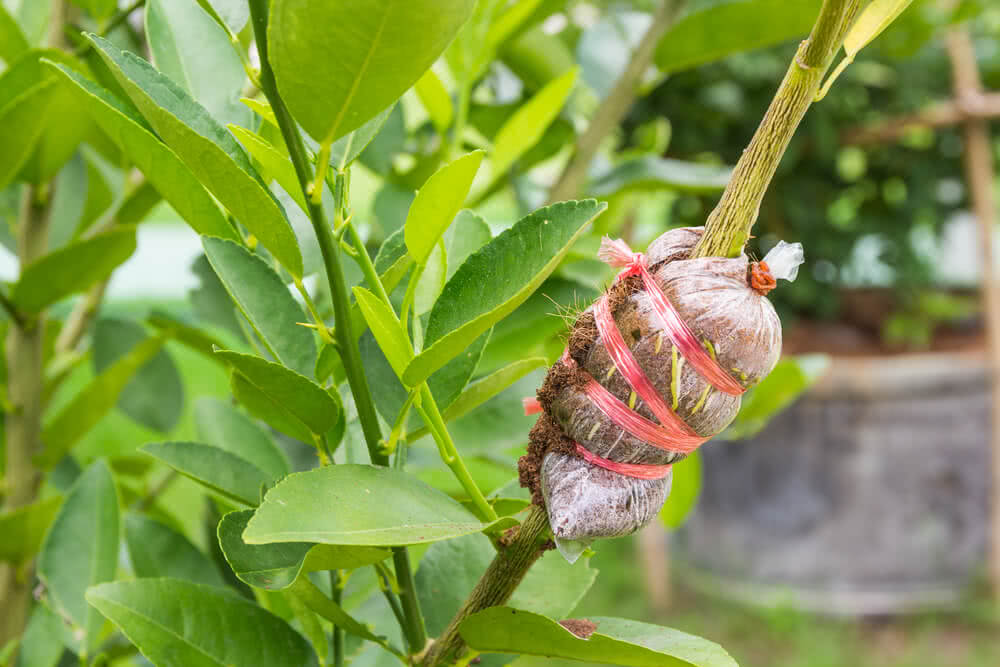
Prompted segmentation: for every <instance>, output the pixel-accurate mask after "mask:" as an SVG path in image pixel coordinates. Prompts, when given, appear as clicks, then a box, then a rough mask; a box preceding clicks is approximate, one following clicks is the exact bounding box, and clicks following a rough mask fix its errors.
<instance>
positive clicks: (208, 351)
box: [146, 288, 228, 364]
mask: <svg viewBox="0 0 1000 667" xmlns="http://www.w3.org/2000/svg"><path fill="white" fill-rule="evenodd" d="M220 289H221V288H220ZM226 301H227V303H228V298H227V299H226ZM146 324H148V325H149V326H151V327H153V328H155V329H158V330H159V331H162V332H163V333H164V335H166V336H169V337H170V338H171V339H173V340H175V341H177V342H178V343H181V344H183V345H185V346H187V347H189V348H190V349H192V350H194V351H195V352H197V353H199V354H201V355H204V356H206V357H207V358H209V359H212V360H213V361H216V362H218V363H220V364H221V363H222V362H221V361H220V360H219V359H217V358H216V357H215V348H217V347H221V346H222V342H221V341H220V340H219V339H218V338H216V337H215V336H213V335H212V334H210V333H208V332H207V331H203V330H201V329H198V328H197V327H194V326H192V325H190V324H188V323H187V322H184V321H181V320H179V319H177V318H176V317H174V316H173V315H171V314H170V313H166V312H164V311H162V310H154V311H152V312H151V313H150V314H149V315H148V316H147V317H146Z"/></svg>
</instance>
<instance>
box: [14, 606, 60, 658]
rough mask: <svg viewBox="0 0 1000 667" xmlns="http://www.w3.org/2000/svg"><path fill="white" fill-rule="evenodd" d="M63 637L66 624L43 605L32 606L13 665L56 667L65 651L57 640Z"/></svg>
mask: <svg viewBox="0 0 1000 667" xmlns="http://www.w3.org/2000/svg"><path fill="white" fill-rule="evenodd" d="M65 635H66V624H65V623H64V622H63V620H62V619H61V618H59V614H57V613H56V612H55V611H53V610H52V609H51V608H49V607H47V606H45V605H44V604H36V605H34V607H33V608H32V610H31V617H30V618H29V619H28V626H27V627H26V628H25V629H24V634H23V635H21V642H20V645H18V647H17V660H16V662H15V664H16V665H17V667H56V666H57V665H58V664H59V660H60V658H62V655H63V653H64V652H65V650H66V647H65V646H64V645H63V642H62V641H59V640H58V638H61V637H64V636H65ZM0 653H2V652H0Z"/></svg>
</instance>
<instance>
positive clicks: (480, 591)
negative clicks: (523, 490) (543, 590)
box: [422, 505, 549, 667]
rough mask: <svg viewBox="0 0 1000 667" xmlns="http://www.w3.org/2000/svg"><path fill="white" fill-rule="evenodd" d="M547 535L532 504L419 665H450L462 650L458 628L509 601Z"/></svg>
mask: <svg viewBox="0 0 1000 667" xmlns="http://www.w3.org/2000/svg"><path fill="white" fill-rule="evenodd" d="M548 534H549V519H548V516H547V515H546V514H545V510H544V509H542V508H541V507H538V506H535V505H533V506H532V507H531V512H530V514H528V517H527V518H526V519H525V520H524V523H522V524H521V526H520V528H518V531H517V535H516V536H515V537H514V539H513V540H512V541H511V542H510V544H508V545H507V546H506V547H504V548H503V549H502V550H501V551H500V552H499V553H498V554H497V555H496V557H494V558H493V562H492V563H490V566H489V567H488V568H487V569H486V572H485V573H483V576H482V578H480V580H479V582H478V583H477V584H476V587H475V588H473V589H472V593H470V594H469V597H468V598H467V599H466V601H465V603H464V604H463V605H462V608H461V609H459V611H458V613H457V614H455V617H454V618H452V620H451V623H449V624H448V627H447V629H445V631H444V632H443V633H442V634H441V637H440V638H438V639H437V640H436V641H435V642H434V645H433V646H431V649H430V651H428V652H427V657H426V658H424V661H423V663H422V664H423V665H424V666H425V667H433V666H434V665H450V664H453V662H454V661H455V660H456V659H457V658H458V657H459V656H460V654H461V653H462V651H463V649H464V647H465V643H464V642H463V641H462V637H461V636H460V635H459V634H458V626H459V625H461V623H462V621H464V620H465V619H466V618H468V617H469V616H471V615H472V614H475V613H476V612H479V611H482V610H483V609H486V608H487V607H495V606H498V605H502V604H504V603H505V602H507V600H509V599H510V596H511V594H513V592H514V590H515V589H516V588H517V587H518V585H519V584H520V583H521V580H522V579H523V578H524V575H525V574H526V573H527V572H528V569H529V568H530V567H531V566H532V565H533V564H534V562H535V561H536V560H538V557H539V556H541V555H542V553H543V552H544V551H545V541H546V539H547V538H548Z"/></svg>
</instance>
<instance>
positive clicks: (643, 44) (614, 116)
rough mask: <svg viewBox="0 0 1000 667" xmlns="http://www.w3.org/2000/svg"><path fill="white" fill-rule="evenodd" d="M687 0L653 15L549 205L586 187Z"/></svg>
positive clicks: (664, 5)
mask: <svg viewBox="0 0 1000 667" xmlns="http://www.w3.org/2000/svg"><path fill="white" fill-rule="evenodd" d="M683 5H684V0H663V1H662V2H661V3H660V7H659V9H657V10H656V13H655V14H654V15H653V21H652V23H650V25H649V29H648V30H646V34H644V35H643V36H642V39H641V40H640V42H639V45H638V46H637V47H636V49H635V52H634V53H633V54H632V57H631V59H630V60H629V63H628V66H627V67H626V68H625V71H624V72H622V73H621V76H619V77H618V80H617V81H615V85H614V87H612V89H611V91H610V92H609V93H608V95H607V97H605V98H604V100H603V101H602V102H601V105H600V106H599V107H598V108H597V113H595V114H594V117H593V119H591V121H590V125H588V126H587V129H586V131H584V133H583V134H582V135H580V138H579V139H577V141H576V151H575V153H574V154H573V157H572V158H571V159H570V161H569V164H567V165H566V168H565V170H563V173H562V175H561V176H560V177H559V180H558V181H556V184H555V185H554V186H553V187H552V190H551V191H550V192H549V203H550V204H552V203H555V202H558V201H564V200H566V199H573V198H575V197H576V196H577V195H578V194H579V193H580V190H581V189H582V188H583V185H584V181H586V179H587V172H588V170H589V169H590V163H591V161H593V159H594V155H596V154H597V149H598V148H599V147H600V145H601V142H602V141H604V138H605V137H606V136H608V134H609V133H611V132H612V131H613V130H614V129H615V128H616V127H618V124H619V123H621V120H622V118H624V117H625V114H626V113H628V110H629V108H631V106H632V103H633V102H635V97H636V89H637V88H638V86H639V81H640V79H641V78H642V75H643V74H644V73H645V72H646V70H647V69H648V68H649V65H650V64H651V63H652V62H653V54H654V53H655V52H656V45H657V44H658V43H659V41H660V38H661V37H663V34H664V33H665V32H666V31H667V28H669V27H670V26H671V25H672V24H673V22H674V19H676V18H677V14H678V13H679V12H680V10H681V7H682V6H683Z"/></svg>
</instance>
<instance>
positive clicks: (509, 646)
mask: <svg viewBox="0 0 1000 667" xmlns="http://www.w3.org/2000/svg"><path fill="white" fill-rule="evenodd" d="M587 620H589V621H591V622H592V623H594V624H595V625H596V626H597V629H596V631H595V632H594V634H592V635H590V636H589V637H587V638H586V639H584V638H582V637H578V636H577V635H575V634H573V633H572V632H570V631H569V630H567V629H566V628H564V627H563V626H562V625H560V624H559V623H556V622H555V621H553V620H552V619H549V618H546V617H545V616H541V615H539V614H534V613H532V612H530V611H522V610H519V609H512V608H510V607H490V608H489V609H485V610H483V611H481V612H479V613H476V614H473V615H472V616H470V617H469V618H467V619H465V620H464V621H463V622H462V624H461V625H460V626H459V632H460V633H461V635H462V639H464V640H465V641H466V643H467V644H468V645H469V646H471V647H472V648H474V649H475V650H477V651H482V652H490V653H520V654H522V655H543V656H546V657H549V658H568V659H570V660H584V661H588V662H603V663H609V664H615V665H623V667H737V665H736V661H735V660H733V659H732V657H731V656H730V655H729V654H728V653H726V651H725V650H724V649H723V648H722V647H721V646H719V645H718V644H715V643H713V642H710V641H708V640H707V639H702V638H701V637H696V636H694V635H689V634H687V633H686V632H681V631H680V630H673V629H671V628H664V627H661V626H658V625H650V624H649V623H640V622H638V621H629V620H626V619H622V618H607V617H593V618H589V619H587Z"/></svg>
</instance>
